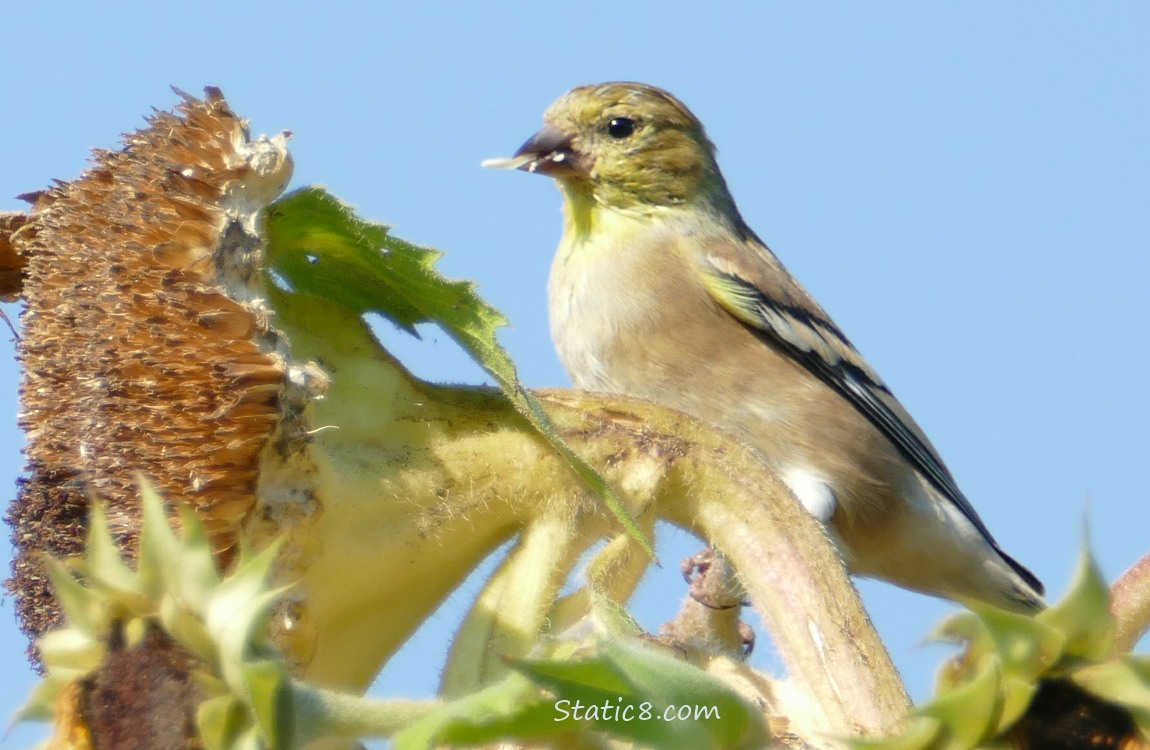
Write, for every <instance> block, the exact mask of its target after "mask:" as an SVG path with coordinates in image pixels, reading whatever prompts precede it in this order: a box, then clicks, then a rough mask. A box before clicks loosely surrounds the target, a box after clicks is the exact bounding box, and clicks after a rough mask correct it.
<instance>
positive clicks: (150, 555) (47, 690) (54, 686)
mask: <svg viewBox="0 0 1150 750" xmlns="http://www.w3.org/2000/svg"><path fill="white" fill-rule="evenodd" d="M140 498H141V504H142V512H141V520H142V530H141V532H140V544H139V563H138V566H137V571H132V570H131V568H129V567H128V565H127V563H126V562H125V561H124V560H123V559H122V557H121V556H120V551H119V549H118V547H117V546H116V543H115V540H114V539H113V537H112V534H111V532H110V530H109V527H108V520H107V516H106V514H105V511H104V508H103V506H102V505H101V504H100V503H95V504H93V507H92V512H91V516H90V522H89V530H88V539H87V551H86V554H85V555H84V557H83V558H80V559H78V560H75V561H69V563H67V564H66V563H64V562H61V561H58V560H54V559H51V558H48V559H46V560H45V564H46V566H47V568H48V572H49V575H50V576H51V579H52V585H53V587H54V589H55V592H56V596H57V597H58V599H59V601H60V604H61V607H62V609H63V610H64V614H65V616H66V617H67V620H68V625H69V626H68V628H67V629H64V630H57V631H53V632H50V633H48V634H46V635H45V636H44V637H43V638H41V639H40V641H39V643H38V645H39V648H40V652H41V654H42V656H43V660H44V666H45V668H46V671H47V675H46V677H45V679H44V680H43V681H42V682H41V683H40V685H39V686H38V687H37V689H36V690H35V691H34V693H33V695H32V696H31V698H30V700H29V701H28V703H27V704H26V705H25V706H24V707H23V708H22V709H21V710H20V712H19V713H18V714H17V717H16V718H17V719H41V720H46V719H50V718H51V717H52V716H53V714H54V711H55V708H56V705H57V701H58V699H59V696H60V694H61V692H62V691H63V690H64V689H65V688H66V687H67V686H68V685H70V684H72V683H73V682H75V681H76V680H78V679H80V678H82V677H84V676H86V675H88V674H90V673H91V672H93V671H94V670H96V669H97V668H98V667H99V666H100V664H101V663H102V662H103V660H104V659H105V657H106V656H107V651H108V648H109V646H108V644H109V642H110V641H111V640H112V639H111V634H112V633H122V634H123V635H124V640H125V643H124V647H127V648H131V647H132V646H133V645H135V644H137V643H139V642H140V640H141V639H142V638H143V637H144V635H145V634H146V633H147V632H148V629H149V628H151V627H155V626H159V627H161V628H162V629H163V630H164V631H165V632H167V633H168V634H169V635H171V636H172V638H173V640H175V641H176V643H177V644H179V645H180V646H181V647H183V648H184V649H185V650H186V651H187V652H188V653H189V654H190V655H191V656H192V657H194V658H195V659H196V660H197V661H198V662H200V663H202V664H204V665H205V669H204V670H203V671H202V672H201V673H199V674H198V675H197V678H198V681H199V684H200V687H201V688H202V690H203V691H204V692H205V694H206V695H207V696H208V699H207V700H206V701H205V702H204V703H203V705H202V706H201V708H200V712H199V716H198V721H199V726H200V730H201V732H202V734H203V737H204V740H205V744H206V745H207V747H208V748H211V749H212V750H215V749H217V748H219V749H221V750H222V749H223V748H236V749H239V748H258V747H266V746H276V747H278V746H282V745H284V744H286V743H290V734H291V727H290V726H289V725H287V723H286V722H285V721H284V717H285V713H284V712H282V711H280V710H279V709H278V707H279V705H280V704H281V703H282V701H283V700H284V695H285V684H286V681H287V679H288V678H287V672H286V669H285V667H284V665H283V663H282V662H281V661H280V660H279V659H278V657H277V656H276V654H275V651H274V649H273V648H272V647H271V645H270V644H269V643H268V641H267V636H266V633H267V625H268V618H269V617H270V614H271V611H272V608H273V606H274V604H275V601H276V600H277V599H278V598H279V596H280V594H281V593H282V590H281V589H271V590H269V589H268V588H267V586H266V579H267V576H268V572H269V571H270V569H271V566H272V564H273V563H274V561H275V557H276V554H277V551H278V545H276V544H273V545H270V546H269V547H268V548H266V549H265V550H263V551H262V552H261V553H259V554H258V555H253V554H250V551H249V550H246V549H244V550H241V553H240V559H239V561H238V564H237V565H236V569H235V572H234V573H232V574H231V575H229V576H227V577H222V576H221V575H220V573H219V571H218V569H217V568H216V565H215V561H214V559H213V555H212V550H211V546H210V544H209V543H208V537H207V533H206V531H205V530H204V527H203V524H201V523H200V521H199V519H198V518H196V516H195V514H194V513H193V512H192V511H191V510H190V509H188V508H186V507H181V508H180V511H179V513H180V520H181V525H182V527H183V538H182V539H180V538H178V537H177V536H176V534H175V532H174V531H173V530H172V528H171V526H170V525H169V523H168V519H167V516H166V515H165V513H164V508H163V503H162V501H161V500H160V498H159V496H158V495H157V494H156V492H155V491H154V490H153V489H152V488H151V486H150V485H149V484H147V483H146V482H142V483H141V492H140ZM81 581H82V582H83V583H81ZM210 667H215V669H211V668H210Z"/></svg>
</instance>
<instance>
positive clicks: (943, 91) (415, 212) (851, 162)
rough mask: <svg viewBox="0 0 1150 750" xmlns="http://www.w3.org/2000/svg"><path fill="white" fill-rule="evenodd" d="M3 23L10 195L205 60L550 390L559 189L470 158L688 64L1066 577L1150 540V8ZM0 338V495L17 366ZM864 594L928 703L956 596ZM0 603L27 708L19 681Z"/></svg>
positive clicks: (682, 7)
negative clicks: (559, 100)
mask: <svg viewBox="0 0 1150 750" xmlns="http://www.w3.org/2000/svg"><path fill="white" fill-rule="evenodd" d="M321 5H322V7H321ZM3 23H4V27H5V39H4V42H3V44H2V45H0V70H3V71H4V72H5V74H6V77H5V86H4V89H5V90H4V96H3V104H0V144H2V147H0V209H16V208H21V207H22V204H20V203H19V202H17V201H16V200H15V199H14V198H13V197H12V196H14V195H16V194H17V193H21V192H25V191H30V190H36V189H39V188H41V187H44V186H46V185H48V184H49V180H50V179H51V178H63V179H71V178H74V177H76V176H77V175H78V174H79V172H80V171H81V169H82V168H83V165H84V163H85V158H86V156H87V153H88V149H89V148H91V147H95V146H99V147H115V146H116V145H117V140H118V134H119V133H121V132H124V131H127V130H131V129H134V128H136V127H138V126H140V125H141V124H142V119H141V116H142V115H143V114H145V113H146V112H148V111H149V108H150V107H153V106H155V107H158V108H170V107H171V106H172V105H173V104H174V103H175V102H176V97H175V96H174V95H173V94H172V93H171V92H170V91H169V89H168V85H169V84H174V85H176V86H179V87H180V88H183V89H185V90H188V91H191V92H194V93H198V92H200V91H201V89H202V87H203V86H204V85H217V86H220V87H221V88H223V90H224V92H225V94H226V95H227V96H228V99H229V101H230V102H231V104H232V106H233V107H234V108H235V109H236V110H237V111H238V112H240V113H242V114H243V115H245V116H246V117H248V118H250V120H251V121H252V128H253V130H254V131H255V132H257V133H260V132H266V133H274V132H277V131H278V130H280V129H284V128H287V129H291V130H293V131H294V132H295V138H294V140H293V141H292V150H293V153H294V155H295V158H296V163H297V169H296V181H295V182H296V184H297V185H304V184H310V183H322V184H325V185H326V186H328V187H329V188H330V189H331V190H332V191H333V192H335V193H337V194H338V195H340V196H342V197H343V198H344V199H346V200H348V201H350V202H352V203H354V204H356V205H357V206H358V207H359V209H360V211H361V213H362V214H363V215H364V216H366V217H369V218H373V219H377V220H381V221H385V222H388V223H391V224H393V225H394V227H395V232H396V233H397V234H399V235H401V236H403V237H405V238H407V239H410V240H413V241H416V242H419V243H423V244H427V245H433V246H435V247H438V248H441V249H443V250H444V251H446V252H447V256H446V258H444V260H443V262H442V269H443V270H444V272H445V273H447V274H448V275H450V276H454V277H466V278H471V279H475V280H476V281H478V282H479V284H480V290H481V292H482V293H483V294H484V295H485V296H486V298H487V299H488V300H490V301H491V302H492V303H494V304H495V305H496V306H497V307H499V308H500V309H501V310H503V311H504V312H505V313H506V314H507V315H508V317H509V318H510V320H511V321H512V327H511V328H509V329H507V330H505V331H504V333H503V341H504V343H505V344H506V346H507V347H508V348H509V349H510V351H511V353H512V355H513V356H514V357H515V358H516V360H517V361H518V362H519V365H520V368H521V371H522V375H523V378H524V380H525V381H526V382H527V383H528V384H529V385H533V386H552V385H565V384H566V383H567V379H566V376H565V375H564V373H563V371H562V369H561V368H560V366H559V364H558V361H557V360H556V358H555V355H554V353H553V351H552V347H551V344H550V340H549V334H548V329H547V323H546V313H545V309H546V308H545V283H546V277H547V272H548V266H549V263H550V258H551V253H552V249H553V247H554V246H555V243H556V241H557V240H558V237H559V233H560V215H559V197H558V195H557V194H556V191H555V189H554V188H553V187H552V186H551V185H550V184H549V183H548V181H547V180H545V179H541V178H538V177H533V176H528V175H525V174H519V173H513V174H506V173H496V172H489V171H484V170H481V169H480V168H479V161H480V160H481V159H483V158H485V157H491V156H504V155H508V154H510V153H511V152H512V151H513V150H514V149H515V148H516V147H517V146H518V145H519V144H520V143H521V142H522V141H523V140H524V139H525V138H526V137H527V136H529V135H530V134H531V133H533V132H534V130H535V129H536V127H537V126H538V124H539V117H540V114H541V112H542V111H543V109H544V108H545V107H546V106H547V104H549V103H550V102H551V101H552V100H553V99H555V98H556V97H557V96H559V95H560V94H561V93H563V92H564V91H565V90H566V89H568V88H570V87H571V86H573V85H576V84H580V83H591V82H599V81H604V80H611V79H632V80H641V81H646V82H650V83H654V84H657V85H660V86H663V87H665V88H668V89H670V90H671V91H673V92H674V93H676V94H677V95H678V96H679V97H680V98H682V99H683V100H684V101H685V102H687V103H688V105H690V106H691V107H692V108H693V109H694V111H695V112H696V113H697V114H698V115H699V116H700V118H701V119H702V120H703V121H704V122H705V123H706V124H707V126H708V129H709V131H710V134H711V137H712V139H713V140H714V141H715V143H717V144H718V146H719V149H720V162H721V164H722V166H723V168H724V170H725V172H726V175H727V178H728V180H729V182H730V184H731V188H732V190H733V192H734V194H735V196H736V198H737V200H738V201H739V204H740V206H741V207H742V209H743V212H744V214H745V216H746V218H747V220H748V221H749V223H750V224H751V225H752V226H753V227H754V228H755V229H756V231H757V232H758V233H759V234H760V235H761V236H762V237H763V238H764V239H765V240H766V241H767V242H768V243H769V244H770V245H771V246H772V247H773V249H774V250H775V251H776V253H778V254H779V255H780V256H781V257H782V258H783V259H784V261H785V262H786V263H787V264H788V265H789V266H790V268H791V270H792V271H793V272H794V273H795V274H796V275H797V276H798V277H799V278H800V279H801V280H802V282H803V283H804V284H805V285H806V286H807V287H808V288H809V289H810V290H811V291H812V292H813V293H814V294H815V296H816V297H817V298H818V299H819V300H820V301H821V302H822V303H823V305H824V306H825V307H826V308H827V309H828V310H829V311H830V312H831V313H832V314H833V315H834V316H835V318H836V320H837V321H838V322H839V324H840V325H841V326H842V328H844V329H845V330H846V331H847V333H848V335H849V336H850V337H851V338H852V339H853V340H854V342H855V344H856V345H857V346H858V347H859V348H860V349H861V350H862V352H863V353H864V354H865V355H866V356H867V357H868V358H869V359H870V361H871V362H872V364H874V366H875V367H876V368H877V369H878V370H879V371H880V372H881V373H882V374H883V376H884V378H885V379H886V380H887V381H888V382H889V383H890V384H891V386H892V387H893V388H894V390H895V392H896V393H897V394H898V395H899V397H900V398H901V399H902V400H903V402H904V403H905V404H906V405H907V406H908V408H909V409H910V410H911V412H912V413H913V414H914V415H915V416H916V418H917V419H918V421H919V422H920V423H921V424H922V426H923V427H924V428H925V430H926V431H927V432H928V433H929V434H930V436H931V438H932V440H933V441H934V442H935V444H936V445H937V446H938V448H939V449H940V450H941V452H942V454H943V455H944V456H945V458H946V459H947V462H948V463H949V465H950V467H951V469H952V470H953V472H954V473H955V475H956V476H957V477H958V479H959V482H960V483H961V484H962V486H963V487H964V488H965V490H966V492H967V494H968V495H969V496H970V498H971V499H972V501H973V502H974V504H975V505H976V506H977V508H978V509H979V512H980V513H981V514H982V515H983V517H984V519H985V520H986V522H987V523H988V525H989V526H990V528H991V529H993V530H994V532H995V534H996V535H997V536H998V538H999V540H1000V541H1001V542H1002V544H1003V546H1004V547H1005V548H1006V549H1007V550H1009V551H1010V552H1011V553H1012V554H1014V555H1015V556H1017V557H1018V558H1019V559H1020V560H1022V561H1024V562H1025V563H1026V564H1027V565H1029V566H1030V567H1031V568H1032V569H1033V570H1034V571H1035V572H1036V573H1038V574H1039V575H1040V576H1041V577H1042V578H1043V579H1044V580H1045V581H1046V582H1047V584H1048V586H1049V588H1050V589H1051V592H1052V594H1053V595H1054V596H1058V595H1059V594H1060V593H1061V592H1062V590H1063V589H1064V587H1065V585H1066V583H1067V582H1068V579H1069V576H1070V574H1071V571H1072V569H1073V565H1074V561H1075V558H1076V556H1077V554H1078V550H1079V548H1080V546H1081V538H1082V533H1081V532H1082V527H1083V518H1084V517H1086V516H1088V517H1089V521H1090V535H1091V537H1092V539H1093V540H1094V548H1095V551H1096V553H1097V556H1098V558H1099V561H1100V563H1101V565H1102V568H1103V570H1104V571H1105V573H1106V575H1107V576H1108V577H1109V578H1114V577H1116V576H1117V575H1118V574H1120V573H1121V572H1122V571H1123V570H1124V569H1125V568H1126V567H1127V566H1128V565H1129V564H1131V563H1133V562H1134V561H1135V560H1136V559H1138V557H1139V556H1140V555H1141V554H1143V553H1144V552H1146V551H1147V549H1148V548H1150V534H1148V533H1147V530H1148V528H1150V527H1148V524H1147V511H1146V499H1145V498H1146V492H1147V490H1146V487H1145V482H1144V476H1145V474H1146V471H1145V468H1144V467H1145V466H1146V465H1147V462H1148V460H1150V458H1148V456H1147V448H1148V446H1150V440H1148V426H1147V425H1148V422H1150V395H1148V393H1147V390H1146V387H1145V384H1146V380H1147V370H1148V365H1150V358H1148V356H1147V353H1146V342H1147V339H1148V338H1150V337H1148V334H1150V326H1148V324H1147V315H1146V299H1147V292H1146V279H1147V276H1148V274H1150V260H1148V258H1150V253H1148V251H1150V221H1148V218H1147V216H1148V206H1150V145H1148V144H1150V138H1148V135H1150V107H1148V102H1150V52H1148V49H1147V45H1148V40H1150V5H1147V4H1146V3H1140V2H1109V3H1104V4H1103V3H1065V2H1014V3H998V2H969V1H968V2H962V3H958V2H946V3H929V4H928V3H912V2H868V3H850V4H848V3H838V4H832V3H811V2H799V1H798V0H794V1H790V2H749V1H748V2H733V3H727V4H717V3H716V4H712V5H710V6H709V7H708V6H705V5H704V4H701V3H697V2H686V1H678V2H664V3H658V4H656V3H650V4H642V3H623V2H583V3H578V4H574V5H571V4H567V5H558V4H545V3H538V2H526V1H523V2H513V3H502V4H499V5H493V4H484V3H449V2H428V3H420V4H416V3H408V4H404V5H399V4H388V3H369V2H359V3H355V2H330V3H323V4H319V3H316V4H314V6H312V5H308V6H307V7H304V4H302V3H301V4H292V3H285V2H282V1H281V2H248V3H225V2H218V1H216V2H202V3H198V4H195V5H192V4H185V5H184V6H182V7H179V8H177V7H176V5H175V4H170V5H169V4H157V3H144V2H132V3H127V2H125V3H102V4H94V3H74V4H64V5H61V4H56V3H47V4H37V3H20V4H15V5H11V6H10V7H7V8H6V9H5V11H4V21H3ZM6 309H7V310H8V312H9V314H10V315H13V316H15V314H16V312H17V308H16V307H14V306H7V307H6ZM386 333H387V340H388V341H389V343H391V342H394V343H395V345H396V348H397V350H399V352H400V353H401V356H403V357H404V358H405V360H406V361H408V362H409V363H410V364H411V365H412V366H413V367H414V369H415V370H416V371H417V372H419V373H421V374H424V375H425V376H427V377H430V378H434V379H438V380H451V381H465V382H478V381H480V380H481V378H482V374H481V373H479V372H478V370H476V369H475V368H474V367H471V366H468V365H465V364H461V362H462V360H461V357H460V356H459V355H458V354H457V353H456V352H455V350H454V347H453V345H452V344H451V342H450V341H449V340H448V339H447V338H446V337H445V336H443V335H442V334H440V333H438V332H437V331H435V330H429V331H427V332H426V336H425V341H424V342H423V343H421V344H415V343H414V342H413V343H410V344H409V343H408V342H404V341H401V339H402V337H401V336H399V335H397V334H395V333H394V332H391V331H388V332H386ZM2 338H4V339H5V341H4V342H3V343H4V347H5V348H4V350H3V352H2V353H0V393H2V394H4V395H3V397H2V398H3V408H2V410H0V411H2V413H0V487H4V488H7V491H6V492H7V496H10V495H11V494H12V491H13V490H12V488H13V481H14V479H15V477H16V476H17V474H18V472H19V471H20V468H21V465H22V457H21V456H20V454H19V447H20V445H21V438H20V435H19V433H18V432H17V430H16V429H15V424H14V423H15V414H16V410H17V408H18V407H17V404H16V389H17V382H18V372H17V367H16V365H15V363H14V361H13V359H12V355H11V344H10V343H9V342H8V341H7V338H8V337H7V336H3V337H2ZM0 494H4V493H0ZM680 546H682V547H683V550H682V551H686V550H687V548H688V547H689V544H684V545H680ZM680 552H681V551H680V550H676V551H674V552H671V553H668V559H667V560H666V561H665V563H664V564H665V565H666V566H667V570H672V571H673V570H674V568H675V565H676V557H677V555H678V554H680ZM381 574H382V572H381ZM666 580H667V585H666V586H664V587H663V590H662V591H656V592H648V593H647V594H646V595H644V597H643V598H642V600H641V602H640V605H639V607H638V609H639V610H640V614H642V615H643V616H644V617H645V618H646V622H647V624H648V625H649V626H651V627H655V626H656V625H657V624H658V622H659V621H661V620H662V619H665V618H666V617H669V616H670V615H671V613H673V612H674V610H675V608H676V606H677V602H678V599H679V598H680V597H681V596H682V594H683V591H682V588H681V586H678V585H676V584H675V583H674V575H670V576H668V577H667V578H666ZM477 587H478V584H477V583H476V582H471V583H469V584H468V585H467V586H465V587H464V590H463V591H462V592H461V593H460V594H459V596H458V597H457V598H456V601H457V602H458V603H459V604H460V605H463V604H466V602H467V601H468V599H469V597H470V596H473V595H474V593H475V592H476V591H477V590H478V588H477ZM863 588H864V595H865V597H866V599H867V602H868V603H869V605H870V607H871V611H872V614H873V616H874V618H875V619H876V621H877V622H878V625H879V627H880V629H881V631H882V633H883V634H884V635H885V637H886V639H887V642H888V644H889V646H890V648H891V650H892V652H893V654H894V656H895V659H896V661H897V662H898V664H899V665H900V667H901V668H902V670H903V672H904V674H905V677H906V679H907V682H908V684H909V685H910V687H911V690H912V692H913V693H914V694H915V695H916V696H918V697H922V696H924V695H925V694H927V693H928V691H929V686H930V683H931V680H932V674H933V670H934V667H935V665H937V664H938V663H939V662H940V660H941V659H942V658H943V656H944V654H945V651H943V650H941V649H939V648H925V649H924V648H919V647H918V646H917V645H916V644H917V643H918V642H919V640H920V639H921V638H922V636H923V635H924V634H925V633H926V632H927V631H928V630H929V629H930V627H931V625H932V624H933V623H935V622H936V621H937V620H938V619H939V618H940V617H941V616H942V615H943V614H944V613H945V612H946V611H948V610H949V609H950V608H951V606H950V605H948V604H946V603H944V602H940V601H936V600H932V599H929V598H926V597H922V596H918V595H913V594H909V593H905V592H901V591H897V590H895V589H893V588H892V587H890V586H887V585H885V584H877V583H867V584H865V585H864V587H863ZM3 610H4V611H3V612H0V660H2V662H0V663H2V665H3V674H4V677H5V679H4V680H3V681H2V682H0V714H7V713H9V712H10V711H11V710H13V709H14V707H15V706H16V705H17V704H18V703H19V702H20V701H21V700H22V697H23V696H24V695H25V694H26V692H27V690H28V689H29V687H30V686H31V684H32V682H33V678H32V676H31V674H30V673H29V672H28V669H27V666H26V664H25V663H24V661H23V656H22V652H23V647H24V643H23V639H22V637H21V636H20V635H19V634H18V633H17V632H16V630H15V627H14V625H13V623H12V613H11V602H10V600H6V601H5V603H4V606H3ZM457 616H458V615H457V614H453V613H451V612H448V611H444V612H442V613H441V614H439V615H437V616H436V617H435V618H433V620H432V623H431V625H430V628H431V629H430V630H429V631H428V632H427V633H425V634H423V635H422V636H420V637H419V638H418V639H417V641H416V642H415V643H413V644H411V645H409V647H408V648H407V649H405V651H404V653H403V654H402V655H401V656H400V657H398V658H397V660H396V667H395V668H394V669H393V670H392V671H391V672H390V673H389V674H387V675H385V676H384V677H383V678H381V680H380V681H379V683H378V685H377V692H379V693H381V694H385V695H387V694H398V693H403V692H411V691H420V692H430V690H431V689H432V686H433V685H434V682H435V679H436V676H437V672H438V668H439V664H440V662H441V660H442V656H443V654H444V652H445V646H444V645H443V642H442V641H443V638H445V637H446V635H447V634H449V633H450V632H451V628H452V627H453V625H454V623H455V621H456V618H457ZM769 652H770V647H769V646H767V645H765V644H764V645H763V646H762V647H761V648H760V655H759V656H758V657H757V658H759V659H761V660H764V659H765V660H766V661H763V662H760V663H767V664H769V663H770V653H769ZM397 672H405V674H397ZM43 733H44V730H43V728H40V727H32V728H30V729H29V728H18V729H17V730H15V731H13V732H12V733H11V734H10V736H9V738H8V740H7V744H6V746H11V747H20V746H25V745H27V744H29V743H30V742H31V740H32V739H33V738H35V737H39V736H42V735H43Z"/></svg>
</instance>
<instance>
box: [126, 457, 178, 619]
mask: <svg viewBox="0 0 1150 750" xmlns="http://www.w3.org/2000/svg"><path fill="white" fill-rule="evenodd" d="M136 483H137V484H138V485H139V487H140V553H139V561H138V562H137V563H136V571H137V574H136V575H137V580H138V581H139V590H141V591H142V592H144V595H145V596H148V597H150V598H152V599H157V600H158V599H159V598H160V596H161V595H162V594H163V592H164V591H166V590H168V589H169V588H170V586H169V585H168V584H169V583H174V582H175V581H176V580H177V579H178V577H179V561H178V559H177V558H178V556H179V550H180V541H179V539H177V538H176V533H175V532H174V531H172V527H171V524H170V523H169V522H168V515H167V513H165V512H164V501H163V499H161V498H160V495H159V493H158V492H156V489H155V488H154V487H153V486H152V483H151V482H149V481H148V480H147V478H146V477H144V476H143V475H142V474H141V475H137V477H136Z"/></svg>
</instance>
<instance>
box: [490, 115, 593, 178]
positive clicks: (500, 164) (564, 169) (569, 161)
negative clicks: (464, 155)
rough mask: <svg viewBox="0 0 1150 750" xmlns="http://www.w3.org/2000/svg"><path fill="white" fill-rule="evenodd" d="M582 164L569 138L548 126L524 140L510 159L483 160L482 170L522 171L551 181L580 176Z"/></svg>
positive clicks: (583, 168)
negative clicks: (558, 178)
mask: <svg viewBox="0 0 1150 750" xmlns="http://www.w3.org/2000/svg"><path fill="white" fill-rule="evenodd" d="M582 162H583V160H582V159H580V158H579V154H578V153H577V152H576V151H575V149H574V147H573V145H572V142H571V136H570V135H568V134H567V133H564V132H563V131H562V130H560V129H559V128H557V127H555V126H554V125H550V124H548V125H544V126H543V129H542V130H540V131H539V132H538V133H536V134H535V135H533V136H531V137H530V138H528V139H527V142H526V143H524V144H523V145H522V146H520V147H519V150H518V151H516V152H515V155H514V156H512V157H509V158H503V159H487V160H485V161H484V162H483V166H484V167H487V168H488V169H522V170H523V171H525V172H536V173H538V174H545V175H549V176H551V177H567V176H571V175H575V174H582V173H584V172H585V171H586V169H585V167H584V165H583V164H582Z"/></svg>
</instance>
